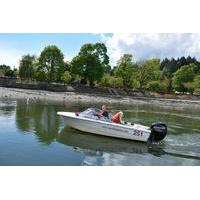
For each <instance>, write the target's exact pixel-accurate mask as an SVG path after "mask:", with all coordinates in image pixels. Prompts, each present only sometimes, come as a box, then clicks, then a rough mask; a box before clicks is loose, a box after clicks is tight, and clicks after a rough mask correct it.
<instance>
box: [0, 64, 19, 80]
mask: <svg viewBox="0 0 200 200" xmlns="http://www.w3.org/2000/svg"><path fill="white" fill-rule="evenodd" d="M0 76H7V77H12V78H15V77H17V69H16V68H14V69H13V70H12V69H11V67H10V66H8V65H0Z"/></svg>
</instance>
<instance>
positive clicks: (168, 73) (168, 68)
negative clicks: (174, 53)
mask: <svg viewBox="0 0 200 200" xmlns="http://www.w3.org/2000/svg"><path fill="white" fill-rule="evenodd" d="M180 62H181V63H184V62H186V59H184V58H182V59H181V61H180ZM179 67H180V66H179V65H178V64H177V61H176V60H175V59H174V58H172V59H171V60H169V59H167V58H165V59H164V60H163V61H162V62H161V64H160V69H161V70H162V73H161V79H163V80H164V79H167V81H168V83H167V92H170V91H171V90H172V77H173V73H175V72H176V71H177V70H178V69H179Z"/></svg>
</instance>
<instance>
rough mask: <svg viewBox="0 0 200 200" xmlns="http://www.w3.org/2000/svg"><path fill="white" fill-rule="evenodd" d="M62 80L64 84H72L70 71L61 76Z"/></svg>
mask: <svg viewBox="0 0 200 200" xmlns="http://www.w3.org/2000/svg"><path fill="white" fill-rule="evenodd" d="M61 80H62V81H63V82H64V83H70V81H71V80H72V76H71V74H70V72H69V71H65V72H64V73H63V75H62V76H61Z"/></svg>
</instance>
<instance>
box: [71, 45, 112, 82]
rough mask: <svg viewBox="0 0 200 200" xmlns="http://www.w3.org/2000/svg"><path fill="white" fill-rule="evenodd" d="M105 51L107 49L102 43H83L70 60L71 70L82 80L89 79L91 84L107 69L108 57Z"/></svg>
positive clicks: (99, 78) (98, 79)
mask: <svg viewBox="0 0 200 200" xmlns="http://www.w3.org/2000/svg"><path fill="white" fill-rule="evenodd" d="M106 53H107V49H106V46H105V45H104V44H103V43H96V44H85V45H83V46H82V47H81V49H80V52H79V54H78V55H77V56H76V57H74V58H73V59H72V61H71V72H72V73H73V74H76V75H79V76H80V77H81V78H82V80H83V82H84V81H85V82H87V81H89V83H90V85H91V86H92V85H93V84H94V82H95V81H96V82H99V81H100V80H101V78H102V77H103V74H104V72H106V71H108V68H109V66H108V63H109V57H108V56H107V54H106Z"/></svg>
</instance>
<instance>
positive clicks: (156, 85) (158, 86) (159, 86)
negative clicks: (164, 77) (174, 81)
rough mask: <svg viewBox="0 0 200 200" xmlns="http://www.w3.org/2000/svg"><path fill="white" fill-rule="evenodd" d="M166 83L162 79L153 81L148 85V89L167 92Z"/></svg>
mask: <svg viewBox="0 0 200 200" xmlns="http://www.w3.org/2000/svg"><path fill="white" fill-rule="evenodd" d="M166 87H167V86H166V84H165V83H162V82H160V81H151V82H149V83H148V85H147V90H149V91H152V92H158V93H160V92H165V91H166Z"/></svg>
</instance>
